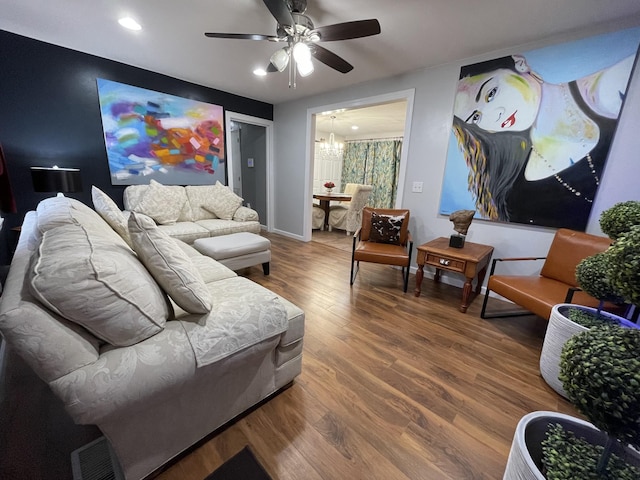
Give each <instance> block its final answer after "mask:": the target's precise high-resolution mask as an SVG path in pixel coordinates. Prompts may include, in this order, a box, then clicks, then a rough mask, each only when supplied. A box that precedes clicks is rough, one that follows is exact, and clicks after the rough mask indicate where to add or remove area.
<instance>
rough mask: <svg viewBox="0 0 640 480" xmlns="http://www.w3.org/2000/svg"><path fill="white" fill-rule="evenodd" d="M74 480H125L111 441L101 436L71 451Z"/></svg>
mask: <svg viewBox="0 0 640 480" xmlns="http://www.w3.org/2000/svg"><path fill="white" fill-rule="evenodd" d="M71 468H72V470H73V480H124V475H123V474H122V472H121V470H120V465H118V460H117V459H116V456H115V454H114V453H113V450H112V449H111V446H110V445H109V442H108V441H107V439H106V438H105V437H100V438H98V439H97V440H94V441H93V442H91V443H87V444H86V445H85V446H83V447H80V448H78V449H77V450H74V451H73V452H71Z"/></svg>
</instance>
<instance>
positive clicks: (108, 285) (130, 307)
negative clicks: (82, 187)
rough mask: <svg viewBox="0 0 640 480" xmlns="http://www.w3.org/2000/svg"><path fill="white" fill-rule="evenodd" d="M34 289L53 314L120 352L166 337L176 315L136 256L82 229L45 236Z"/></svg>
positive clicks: (31, 282)
mask: <svg viewBox="0 0 640 480" xmlns="http://www.w3.org/2000/svg"><path fill="white" fill-rule="evenodd" d="M107 228H108V227H107ZM115 236H116V235H115V233H114V237H115ZM29 287H30V290H31V293H32V294H33V295H34V296H35V297H36V298H37V299H38V300H40V302H42V303H43V304H44V305H45V306H47V307H48V308H49V309H51V310H53V311H54V312H56V313H57V314H59V315H61V316H63V317H64V318H66V319H67V320H70V321H72V322H74V323H77V324H79V325H82V326H83V327H84V328H86V329H87V330H89V331H90V332H91V333H93V334H94V335H95V336H96V337H98V338H100V339H102V340H104V341H105V342H108V343H110V344H111V345H115V346H128V345H133V344H135V343H138V342H141V341H142V340H144V339H146V338H149V337H151V336H153V335H155V334H156V333H158V332H160V331H161V330H162V329H163V328H164V324H165V322H166V320H167V318H168V317H169V312H170V310H169V302H168V300H167V298H166V296H165V294H164V292H163V291H162V290H161V289H160V287H159V286H158V284H157V283H156V282H155V280H154V279H153V278H152V277H151V275H150V274H149V272H148V271H147V270H146V269H145V268H144V265H142V263H140V260H138V258H137V257H136V255H135V253H133V251H131V250H129V249H125V248H122V246H120V245H118V244H117V243H114V242H113V241H112V239H110V238H109V237H108V236H105V235H102V234H99V233H92V232H91V231H90V230H88V229H87V228H86V227H85V226H84V225H79V224H69V225H64V226H60V227H57V228H53V229H51V230H48V231H46V232H45V233H44V234H43V236H42V240H41V242H40V245H39V246H38V250H37V251H36V252H35V254H34V258H33V267H32V270H31V277H30V279H29Z"/></svg>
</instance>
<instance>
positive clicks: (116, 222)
mask: <svg viewBox="0 0 640 480" xmlns="http://www.w3.org/2000/svg"><path fill="white" fill-rule="evenodd" d="M91 200H92V201H93V208H95V209H96V212H98V213H99V214H100V216H101V217H102V218H103V219H104V221H105V222H107V223H108V224H109V225H111V228H113V229H114V230H115V232H116V233H117V234H118V235H120V236H121V237H122V239H123V240H124V241H125V242H127V245H129V246H131V238H130V237H129V228H128V227H127V217H126V216H125V215H124V213H122V210H120V209H119V208H118V205H116V202H114V201H113V200H112V199H111V197H110V196H109V195H107V194H106V193H104V192H103V191H102V190H100V189H99V188H98V187H96V186H95V185H92V186H91Z"/></svg>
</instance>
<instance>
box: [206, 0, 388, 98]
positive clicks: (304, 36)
mask: <svg viewBox="0 0 640 480" xmlns="http://www.w3.org/2000/svg"><path fill="white" fill-rule="evenodd" d="M263 2H264V4H265V5H266V7H267V8H268V9H269V12H271V15H273V17H274V18H275V19H276V22H278V24H277V27H276V35H275V36H272V35H260V34H252V33H211V32H207V33H205V36H207V37H211V38H231V39H242V40H268V41H270V42H282V43H286V44H287V45H286V46H285V47H283V48H281V49H279V50H277V51H276V52H275V53H274V54H273V55H271V59H270V61H269V65H268V67H267V69H266V71H267V73H272V72H282V71H284V70H285V69H286V68H287V66H289V87H293V88H295V87H296V80H295V79H296V72H297V73H298V74H299V75H300V76H302V77H306V76H307V75H310V74H311V73H312V72H313V70H314V68H313V63H312V62H311V59H312V58H315V59H316V60H318V61H320V62H322V63H324V64H325V65H327V66H329V67H331V68H333V69H334V70H337V71H338V72H341V73H348V72H350V71H351V70H353V65H351V64H350V63H349V62H347V61H346V60H345V59H343V58H342V57H340V56H338V55H336V54H335V53H333V52H331V51H330V50H327V49H326V48H324V47H321V46H320V45H318V42H333V41H338V40H350V39H353V38H362V37H369V36H372V35H377V34H379V33H380V23H379V22H378V20H375V19H370V20H356V21H353V22H344V23H336V24H333V25H326V26H324V27H317V28H316V27H315V26H314V25H313V22H312V21H311V19H310V18H309V17H308V16H307V15H305V14H304V13H305V11H306V10H307V0H263Z"/></svg>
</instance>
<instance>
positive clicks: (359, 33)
mask: <svg viewBox="0 0 640 480" xmlns="http://www.w3.org/2000/svg"><path fill="white" fill-rule="evenodd" d="M380 31H381V30H380V22H378V20H376V19H370V20H356V21H354V22H344V23H336V24H334V25H326V26H324V27H318V28H316V29H315V30H313V31H312V33H318V34H319V35H320V41H321V42H333V41H336V40H350V39H352V38H362V37H370V36H371V35H378V34H379V33H380Z"/></svg>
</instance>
